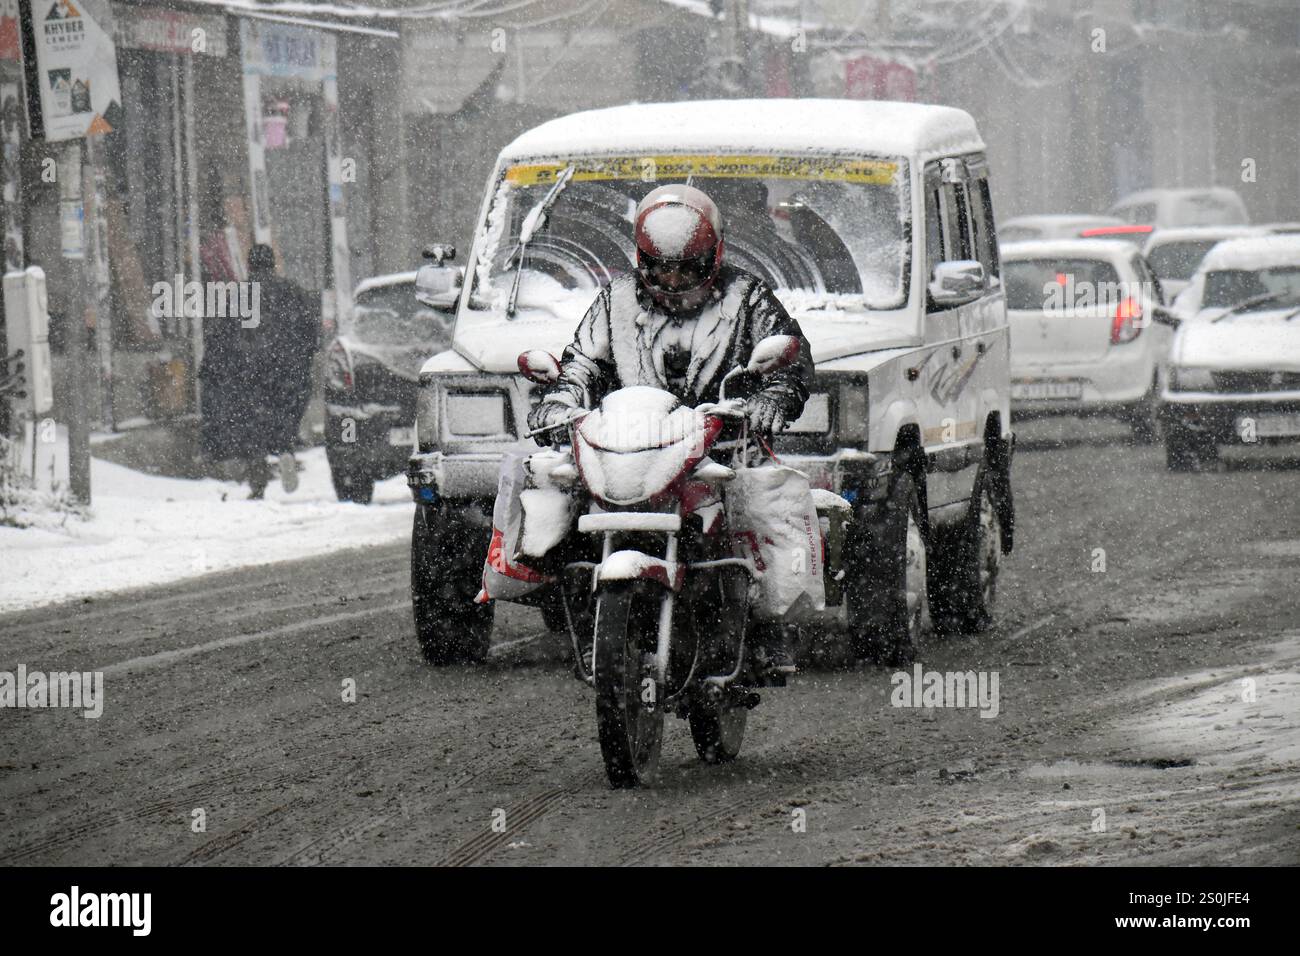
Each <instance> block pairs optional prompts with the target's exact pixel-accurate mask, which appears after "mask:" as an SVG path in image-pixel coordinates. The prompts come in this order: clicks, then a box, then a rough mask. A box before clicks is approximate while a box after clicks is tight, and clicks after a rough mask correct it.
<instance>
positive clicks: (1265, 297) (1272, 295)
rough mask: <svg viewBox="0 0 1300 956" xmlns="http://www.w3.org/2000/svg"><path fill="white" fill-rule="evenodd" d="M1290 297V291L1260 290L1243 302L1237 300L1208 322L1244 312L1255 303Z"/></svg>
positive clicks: (1262, 303)
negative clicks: (1260, 291) (1225, 310)
mask: <svg viewBox="0 0 1300 956" xmlns="http://www.w3.org/2000/svg"><path fill="white" fill-rule="evenodd" d="M1290 297H1291V293H1290V292H1262V293H1260V294H1259V295H1253V296H1251V297H1250V298H1249V299H1247V300H1246V301H1244V302H1238V303H1237V304H1236V305H1234V306H1233V307H1232V308H1231V309H1229V310H1228V311H1227V312H1224V313H1223V314H1222V315H1216V316H1215V317H1214V318H1212V319H1211V320H1210V322H1211V323H1213V322H1219V321H1221V320H1223V319H1226V318H1227V317H1228V316H1230V315H1236V314H1237V313H1238V312H1244V311H1245V310H1247V309H1253V308H1254V307H1255V306H1257V305H1264V304H1266V303H1268V302H1274V301H1276V300H1278V299H1289V298H1290Z"/></svg>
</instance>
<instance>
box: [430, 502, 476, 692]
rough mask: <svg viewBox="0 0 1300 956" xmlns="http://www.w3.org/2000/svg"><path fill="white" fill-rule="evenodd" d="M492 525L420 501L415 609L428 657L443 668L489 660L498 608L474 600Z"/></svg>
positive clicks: (431, 661) (432, 662)
mask: <svg viewBox="0 0 1300 956" xmlns="http://www.w3.org/2000/svg"><path fill="white" fill-rule="evenodd" d="M491 531H492V529H491V527H490V526H487V525H484V526H482V527H480V526H479V525H477V524H474V523H472V522H469V521H466V520H465V519H464V518H463V517H460V516H456V515H453V514H452V513H451V512H450V509H448V508H446V507H445V506H443V507H441V508H440V507H436V506H431V505H416V508H415V524H414V526H413V528H412V530H411V607H412V608H413V610H414V612H415V636H416V639H417V640H418V641H419V643H420V651H421V652H422V653H423V654H424V658H425V660H427V661H428V662H429V663H431V664H436V665H439V666H442V665H446V664H455V663H458V662H462V661H469V662H472V663H482V662H483V661H485V660H487V655H488V646H489V644H490V642H491V638H492V619H493V606H492V604H491V603H488V604H475V603H474V598H475V597H476V596H477V595H478V593H479V590H480V588H481V587H482V580H483V558H484V555H486V554H487V548H488V543H489V541H490V540H491Z"/></svg>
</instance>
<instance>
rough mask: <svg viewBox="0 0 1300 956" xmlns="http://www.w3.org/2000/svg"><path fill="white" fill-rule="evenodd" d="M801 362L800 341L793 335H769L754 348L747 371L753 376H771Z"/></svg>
mask: <svg viewBox="0 0 1300 956" xmlns="http://www.w3.org/2000/svg"><path fill="white" fill-rule="evenodd" d="M798 360H799V340H798V339H797V338H795V337H794V336H793V335H769V336H768V337H767V338H765V339H763V341H761V342H759V343H758V344H757V345H755V346H754V351H753V352H751V353H750V355H749V365H747V366H746V367H745V371H746V372H749V373H750V374H751V375H770V374H771V373H772V372H776V371H779V370H780V369H783V368H786V367H787V366H790V365H793V364H794V363H795V362H797V361H798Z"/></svg>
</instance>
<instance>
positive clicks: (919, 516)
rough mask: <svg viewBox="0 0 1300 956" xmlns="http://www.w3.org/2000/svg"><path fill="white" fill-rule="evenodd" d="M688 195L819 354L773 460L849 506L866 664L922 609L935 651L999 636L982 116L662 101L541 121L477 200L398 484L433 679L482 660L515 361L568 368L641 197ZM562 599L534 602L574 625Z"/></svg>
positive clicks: (1001, 322) (1004, 353) (844, 585)
mask: <svg viewBox="0 0 1300 956" xmlns="http://www.w3.org/2000/svg"><path fill="white" fill-rule="evenodd" d="M688 179H689V180H690V181H692V182H693V184H694V185H696V186H698V187H700V188H701V189H703V190H704V191H705V192H707V193H708V194H709V195H710V196H711V197H712V198H713V199H714V201H715V202H717V204H718V205H719V207H721V209H722V213H723V217H724V223H725V225H724V230H725V233H726V253H725V254H726V257H727V260H728V261H730V262H732V263H734V264H736V265H738V266H740V267H741V268H743V269H746V270H748V271H750V272H753V273H756V274H757V275H759V276H760V277H762V278H763V279H764V280H765V281H766V282H767V284H768V285H769V286H771V287H772V289H773V290H774V292H775V294H776V295H777V297H778V298H779V299H780V300H781V302H782V303H783V304H784V305H785V307H786V309H787V310H788V311H789V312H790V314H791V315H792V316H793V317H794V318H796V319H797V320H798V322H799V324H800V326H801V328H802V330H803V332H804V335H805V336H806V337H807V339H808V341H809V343H810V344H811V347H812V351H813V358H814V360H815V362H816V366H817V369H816V380H815V382H814V383H813V387H812V395H811V396H810V397H809V399H808V403H807V405H806V406H805V407H804V412H803V416H802V417H801V418H800V419H799V420H798V421H796V422H793V423H792V424H791V425H790V427H789V428H788V430H787V431H786V432H785V433H783V434H781V435H779V436H778V437H777V442H776V449H775V450H776V452H777V453H778V454H780V455H781V457H782V459H783V460H784V461H786V462H787V463H789V464H791V465H792V466H794V467H796V468H798V469H800V470H802V471H804V472H805V473H806V474H807V475H808V476H809V478H810V479H811V481H812V484H813V485H814V487H819V488H823V489H828V490H831V491H834V492H836V493H837V494H839V495H841V496H842V497H843V498H845V499H846V500H848V501H849V502H851V503H852V505H853V521H852V522H851V524H850V525H849V528H850V529H851V530H850V532H849V533H848V537H847V539H846V540H845V542H844V550H843V554H844V556H845V557H844V564H843V567H842V570H841V571H838V572H835V573H831V574H830V575H829V578H828V584H827V601H828V607H838V608H839V613H840V614H841V615H842V617H843V622H842V626H843V627H844V629H845V630H846V631H847V632H848V634H849V636H850V639H851V641H852V642H853V644H854V645H855V647H856V648H857V649H858V651H859V653H860V654H861V655H862V656H875V655H876V654H877V652H879V653H881V654H882V655H887V656H888V657H889V658H890V659H892V660H900V659H903V658H905V657H907V656H908V653H909V649H910V648H913V647H914V646H915V639H916V636H917V634H918V632H919V629H920V627H921V620H922V617H923V616H924V615H923V609H924V607H925V606H926V604H927V592H928V605H929V609H930V616H931V619H932V620H933V621H934V622H935V623H936V625H940V626H942V628H943V629H944V630H948V629H952V630H960V631H974V630H982V629H984V628H987V627H988V626H990V623H991V621H992V617H991V612H992V604H993V599H994V594H995V592H996V581H997V571H998V562H999V560H1000V555H1001V554H1003V553H1006V552H1009V551H1010V550H1011V544H1012V515H1013V512H1012V499H1011V478H1010V474H1011V453H1012V436H1011V430H1010V422H1009V418H1010V415H1009V408H1008V400H1009V394H1008V393H1009V388H1008V364H1007V363H1008V337H1007V321H1006V310H1005V307H1004V303H1003V295H1002V283H1001V280H1000V278H999V273H1000V268H999V263H998V249H997V235H996V232H995V229H994V223H993V212H992V201H991V198H990V192H989V182H988V164H987V161H986V159H985V147H984V143H983V141H982V140H981V139H980V135H979V132H978V130H977V129H976V127H975V122H974V120H972V119H971V117H970V115H969V114H967V113H965V112H963V111H961V110H957V109H952V108H949V107H941V106H929V105H919V104H914V103H888V102H874V101H873V102H864V101H857V100H853V101H841V100H796V99H790V100H780V99H777V100H728V101H725V102H707V101H694V102H682V103H653V104H638V105H633V106H620V107H614V108H611V109H603V110H595V111H590V112H586V113H577V114H574V115H571V116H566V117H561V118H559V119H555V120H551V121H550V122H547V123H544V124H543V125H541V126H538V127H536V128H534V129H532V130H529V131H527V132H525V133H524V134H523V135H521V136H520V137H519V138H518V139H516V140H515V141H514V142H513V143H511V144H509V145H508V146H506V147H505V149H504V150H503V151H502V152H501V155H500V157H499V158H498V161H497V165H496V168H495V169H494V170H493V172H492V175H491V177H490V178H489V180H488V183H487V190H486V195H485V197H484V201H483V207H482V212H481V214H480V219H479V223H478V227H477V230H476V234H475V238H474V243H473V247H472V248H471V250H470V253H469V261H468V267H467V269H466V271H465V278H464V283H463V288H462V293H461V297H460V302H459V306H458V309H457V320H456V329H455V334H454V336H453V341H452V347H451V349H450V350H448V351H446V352H442V353H440V354H439V355H436V356H434V357H433V358H431V359H430V360H429V361H428V362H427V363H426V364H425V365H424V368H423V369H422V371H421V374H420V389H421V391H420V399H419V404H418V408H417V423H418V427H417V433H418V446H419V447H418V452H417V453H416V454H415V455H414V456H413V457H412V459H411V464H410V468H409V470H408V473H407V475H408V481H409V484H410V486H411V489H412V493H413V494H414V497H415V500H416V502H417V504H418V507H417V509H416V516H415V526H414V531H413V536H412V572H411V589H412V598H413V604H414V609H415V621H416V630H417V635H418V637H419V641H420V644H421V647H422V648H423V650H424V652H425V654H426V656H427V657H428V658H429V659H430V660H432V661H435V662H446V661H449V660H454V659H463V658H466V657H468V658H470V659H481V658H482V657H483V656H484V655H485V654H486V649H487V637H488V633H489V632H490V630H491V626H492V613H493V611H492V605H491V604H490V603H489V604H475V603H474V597H475V595H476V594H477V593H478V591H479V585H480V577H481V572H482V568H483V558H484V553H485V552H486V550H487V547H488V542H489V538H490V537H491V523H492V501H493V497H494V496H495V494H496V490H497V478H498V470H499V465H500V462H501V460H502V456H503V453H504V452H505V450H506V449H507V448H509V447H511V446H513V445H515V444H516V443H518V442H519V441H520V440H521V439H522V438H523V436H524V435H525V433H526V427H525V424H524V423H525V420H526V418H527V415H528V411H529V407H530V403H532V402H535V401H537V400H538V398H539V389H537V388H535V387H534V386H533V385H531V384H530V382H529V381H528V380H526V379H525V378H524V377H523V376H522V375H520V370H519V365H518V364H517V359H518V357H519V354H520V352H521V351H522V350H525V349H534V348H541V349H547V350H549V351H551V352H552V353H553V354H554V355H557V356H558V355H559V354H560V352H561V350H562V349H563V348H564V347H565V346H566V345H567V344H568V343H569V342H570V341H571V340H572V337H573V332H574V328H575V327H576V326H577V324H578V322H579V320H580V319H581V318H582V315H583V313H584V312H585V311H586V309H587V308H588V307H589V306H590V305H591V302H592V300H593V299H594V298H595V296H596V294H597V291H598V290H599V289H600V288H601V286H602V285H603V284H604V283H606V282H608V281H609V280H610V279H611V278H612V277H614V276H616V275H619V274H621V273H625V272H628V271H629V270H631V269H633V268H634V254H635V246H634V242H633V235H632V214H633V210H634V209H635V207H636V204H637V201H638V200H639V199H640V198H641V197H642V196H644V195H645V194H646V193H648V192H649V191H650V190H651V189H654V188H655V187H656V186H658V185H662V184H663V183H670V182H684V181H687V180H688ZM420 271H421V277H420V278H417V280H416V289H417V295H420V294H423V291H422V290H424V289H433V290H444V289H448V288H454V287H455V285H456V281H457V276H456V274H455V273H454V270H453V269H452V268H451V267H448V266H426V267H425V268H424V269H422V270H420ZM599 557H600V555H599V553H597V554H596V559H599ZM834 563H837V562H832V561H828V563H827V568H828V569H829V568H831V567H832V565H833V564H834ZM538 570H539V571H540V572H541V573H546V574H549V573H551V572H550V571H549V570H547V569H545V568H539V569H538ZM557 573H558V572H557ZM555 590H556V589H555V588H550V587H547V588H542V589H540V590H539V591H537V592H536V593H535V594H532V595H529V598H530V600H531V601H533V602H535V603H536V604H537V605H538V606H539V607H540V609H541V610H542V612H543V614H544V615H546V616H547V618H548V621H549V622H552V623H554V624H556V625H558V626H560V627H564V626H565V625H564V621H565V615H564V613H563V607H557V603H556V600H557V598H558V597H559V595H558V594H554V593H551V592H554V591H555Z"/></svg>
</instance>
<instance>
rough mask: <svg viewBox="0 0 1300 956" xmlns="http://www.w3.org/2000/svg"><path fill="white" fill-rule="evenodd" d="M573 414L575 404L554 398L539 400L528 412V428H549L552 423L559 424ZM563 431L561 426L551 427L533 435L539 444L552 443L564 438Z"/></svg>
mask: <svg viewBox="0 0 1300 956" xmlns="http://www.w3.org/2000/svg"><path fill="white" fill-rule="evenodd" d="M572 414H573V406H572V405H568V404H566V403H565V402H562V401H561V402H557V401H555V400H553V399H547V400H544V401H542V402H539V403H538V404H537V405H535V406H534V407H533V410H532V411H531V412H529V413H528V430H529V431H536V430H537V429H539V428H548V426H551V425H558V424H560V423H561V422H563V421H565V420H567V419H568V418H569V416H570V415H572ZM563 434H564V433H563V431H562V430H561V429H559V428H551V429H549V430H548V431H544V432H537V434H536V435H534V436H533V441H535V442H537V444H539V445H550V444H552V443H554V442H555V441H562V440H563V437H562V436H563Z"/></svg>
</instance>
